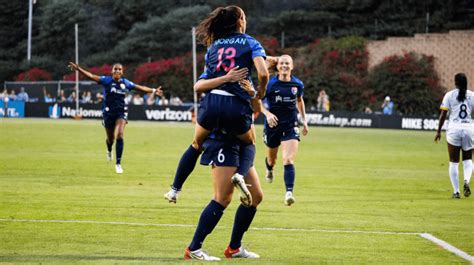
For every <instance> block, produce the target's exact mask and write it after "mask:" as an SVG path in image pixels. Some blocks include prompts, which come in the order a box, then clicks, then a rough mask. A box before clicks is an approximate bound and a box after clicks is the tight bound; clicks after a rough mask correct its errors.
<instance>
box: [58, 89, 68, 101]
mask: <svg viewBox="0 0 474 265" xmlns="http://www.w3.org/2000/svg"><path fill="white" fill-rule="evenodd" d="M66 101H67V99H66V94H64V89H61V90H60V91H59V96H58V102H59V103H64V102H66Z"/></svg>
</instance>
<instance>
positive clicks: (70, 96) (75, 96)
mask: <svg viewBox="0 0 474 265" xmlns="http://www.w3.org/2000/svg"><path fill="white" fill-rule="evenodd" d="M76 100H77V95H76V91H72V92H71V95H69V97H68V98H67V102H69V103H72V102H76Z"/></svg>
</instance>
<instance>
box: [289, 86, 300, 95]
mask: <svg viewBox="0 0 474 265" xmlns="http://www.w3.org/2000/svg"><path fill="white" fill-rule="evenodd" d="M297 92H298V88H297V87H295V86H292V87H291V93H292V94H293V95H296V93H297Z"/></svg>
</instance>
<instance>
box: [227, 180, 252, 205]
mask: <svg viewBox="0 0 474 265" xmlns="http://www.w3.org/2000/svg"><path fill="white" fill-rule="evenodd" d="M232 184H233V185H234V187H236V188H237V189H238V190H239V193H240V201H241V202H242V204H243V205H244V206H247V207H250V206H251V205H252V195H251V194H250V191H249V189H248V188H247V184H245V181H244V177H243V176H242V175H240V174H239V173H235V174H234V175H233V176H232Z"/></svg>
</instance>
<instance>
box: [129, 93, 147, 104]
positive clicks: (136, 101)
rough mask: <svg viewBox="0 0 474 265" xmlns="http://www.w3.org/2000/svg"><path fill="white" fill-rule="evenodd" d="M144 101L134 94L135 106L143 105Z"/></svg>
mask: <svg viewBox="0 0 474 265" xmlns="http://www.w3.org/2000/svg"><path fill="white" fill-rule="evenodd" d="M143 103H144V100H143V98H142V97H141V96H140V95H139V94H134V95H133V98H132V104H133V105H143Z"/></svg>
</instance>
